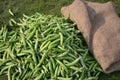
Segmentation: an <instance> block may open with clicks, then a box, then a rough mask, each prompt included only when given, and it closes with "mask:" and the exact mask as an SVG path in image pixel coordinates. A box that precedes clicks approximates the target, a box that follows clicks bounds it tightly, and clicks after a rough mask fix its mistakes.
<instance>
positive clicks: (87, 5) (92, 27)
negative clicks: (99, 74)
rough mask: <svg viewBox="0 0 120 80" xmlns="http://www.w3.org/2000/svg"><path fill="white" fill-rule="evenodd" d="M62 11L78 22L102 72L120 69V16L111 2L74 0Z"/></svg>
mask: <svg viewBox="0 0 120 80" xmlns="http://www.w3.org/2000/svg"><path fill="white" fill-rule="evenodd" d="M61 13H62V14H63V15H64V16H68V15H69V17H70V19H71V20H72V21H73V22H75V23H77V27H78V29H79V30H80V31H81V32H82V34H83V36H84V38H85V40H86V42H87V44H88V47H89V49H90V51H91V53H93V55H94V57H95V58H96V60H97V61H98V63H99V64H100V65H101V67H102V68H103V70H104V72H105V73H110V72H113V71H118V70H120V18H119V17H118V15H117V14H116V12H115V9H114V4H113V3H112V2H107V3H94V2H86V1H84V0H74V2H73V3H72V4H71V5H69V6H66V7H62V8H61Z"/></svg>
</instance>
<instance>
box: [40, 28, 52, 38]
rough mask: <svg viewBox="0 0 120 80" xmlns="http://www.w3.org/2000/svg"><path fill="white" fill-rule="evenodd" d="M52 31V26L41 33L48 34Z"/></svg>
mask: <svg viewBox="0 0 120 80" xmlns="http://www.w3.org/2000/svg"><path fill="white" fill-rule="evenodd" d="M50 31H52V27H48V28H47V29H46V30H45V31H44V32H42V34H41V35H43V36H44V35H47V34H48V33H49V32H50Z"/></svg>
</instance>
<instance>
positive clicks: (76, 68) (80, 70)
mask: <svg viewBox="0 0 120 80" xmlns="http://www.w3.org/2000/svg"><path fill="white" fill-rule="evenodd" d="M70 68H71V69H72V70H74V71H79V72H82V71H83V67H75V66H70Z"/></svg>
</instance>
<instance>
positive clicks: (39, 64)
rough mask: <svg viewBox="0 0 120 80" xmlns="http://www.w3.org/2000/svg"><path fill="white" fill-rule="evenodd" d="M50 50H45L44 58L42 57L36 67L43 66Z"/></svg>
mask: <svg viewBox="0 0 120 80" xmlns="http://www.w3.org/2000/svg"><path fill="white" fill-rule="evenodd" d="M48 52H49V50H47V51H46V52H44V54H43V55H42V58H41V59H40V61H39V63H38V64H37V66H36V67H35V69H36V68H38V67H39V66H41V64H42V63H43V62H44V59H45V57H46V56H47V54H48Z"/></svg>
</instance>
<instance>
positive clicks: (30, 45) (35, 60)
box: [27, 40, 37, 64]
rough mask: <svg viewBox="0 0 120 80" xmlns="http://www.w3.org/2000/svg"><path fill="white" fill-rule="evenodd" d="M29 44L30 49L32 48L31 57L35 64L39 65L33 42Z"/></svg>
mask: <svg viewBox="0 0 120 80" xmlns="http://www.w3.org/2000/svg"><path fill="white" fill-rule="evenodd" d="M27 44H28V45H29V47H30V48H31V52H30V53H31V55H32V58H33V60H34V62H35V63H36V64H37V58H36V52H35V50H34V48H33V45H32V42H31V41H30V40H28V41H27Z"/></svg>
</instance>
